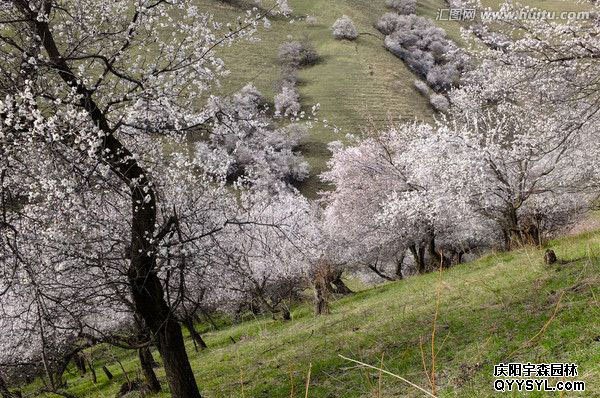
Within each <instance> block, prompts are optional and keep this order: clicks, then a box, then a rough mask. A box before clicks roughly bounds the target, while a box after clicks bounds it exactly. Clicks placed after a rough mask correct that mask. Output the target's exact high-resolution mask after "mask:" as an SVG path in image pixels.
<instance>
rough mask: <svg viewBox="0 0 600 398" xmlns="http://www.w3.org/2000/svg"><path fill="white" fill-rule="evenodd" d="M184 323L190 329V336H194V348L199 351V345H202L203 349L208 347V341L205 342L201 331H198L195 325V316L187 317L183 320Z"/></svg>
mask: <svg viewBox="0 0 600 398" xmlns="http://www.w3.org/2000/svg"><path fill="white" fill-rule="evenodd" d="M183 324H184V326H185V328H186V329H187V330H188V332H190V337H191V338H192V341H193V342H194V348H195V349H196V351H198V347H200V349H201V350H203V349H205V348H208V346H207V345H206V342H204V339H203V338H202V335H200V333H198V331H197V330H196V327H195V326H194V319H193V318H191V317H186V318H185V319H184V320H183Z"/></svg>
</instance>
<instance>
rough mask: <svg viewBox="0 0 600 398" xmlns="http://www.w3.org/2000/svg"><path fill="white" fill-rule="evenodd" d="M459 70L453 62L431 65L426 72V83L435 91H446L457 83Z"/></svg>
mask: <svg viewBox="0 0 600 398" xmlns="http://www.w3.org/2000/svg"><path fill="white" fill-rule="evenodd" d="M459 79H460V72H459V70H458V68H457V67H456V65H455V64H443V65H435V66H433V67H432V68H431V69H430V70H429V72H427V83H429V85H430V86H431V87H432V88H433V89H434V90H435V91H448V90H450V89H451V88H452V87H454V86H456V85H457V84H458V80H459Z"/></svg>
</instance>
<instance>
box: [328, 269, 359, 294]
mask: <svg viewBox="0 0 600 398" xmlns="http://www.w3.org/2000/svg"><path fill="white" fill-rule="evenodd" d="M331 284H333V287H334V292H335V293H337V294H344V295H346V294H352V293H354V292H353V291H352V290H350V288H349V287H348V286H346V284H345V283H344V281H343V280H342V271H335V272H334V274H333V275H332V278H331Z"/></svg>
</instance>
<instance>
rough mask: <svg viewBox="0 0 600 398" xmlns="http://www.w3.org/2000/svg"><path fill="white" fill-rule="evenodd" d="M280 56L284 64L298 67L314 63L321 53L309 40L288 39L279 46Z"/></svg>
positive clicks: (280, 60)
mask: <svg viewBox="0 0 600 398" xmlns="http://www.w3.org/2000/svg"><path fill="white" fill-rule="evenodd" d="M278 58H279V62H281V63H282V64H283V65H284V66H289V67H293V68H298V67H301V66H307V65H314V64H315V63H316V62H317V61H318V59H319V55H318V54H317V52H316V51H315V49H314V47H313V46H312V45H311V44H310V43H308V42H300V41H288V42H285V43H283V44H282V45H281V46H280V47H279V55H278Z"/></svg>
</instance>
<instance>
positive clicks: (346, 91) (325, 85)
mask: <svg viewBox="0 0 600 398" xmlns="http://www.w3.org/2000/svg"><path fill="white" fill-rule="evenodd" d="M500 2H501V1H500V0H486V1H485V2H484V4H485V5H487V6H496V5H497V4H498V3H500ZM198 3H199V8H200V9H201V10H206V11H208V12H211V13H213V14H215V16H216V19H217V20H220V21H235V19H236V18H237V16H239V15H240V13H241V12H242V10H243V9H246V8H248V7H251V6H252V4H253V2H251V1H250V0H231V1H216V0H198ZM264 3H265V5H268V4H269V1H268V0H267V1H265V2H264ZM289 3H290V5H291V6H292V8H293V9H294V15H293V17H292V18H291V20H290V19H283V18H274V19H273V20H272V25H271V28H270V29H269V30H264V29H261V30H260V31H259V33H258V34H257V37H258V38H260V42H258V43H255V44H253V45H250V46H248V45H247V43H238V44H237V45H234V46H233V47H230V48H224V49H220V50H219V51H220V55H222V57H223V58H224V60H225V62H226V65H227V67H228V69H229V70H230V71H231V74H230V76H228V77H227V78H226V79H224V80H223V86H222V88H221V93H222V94H231V93H233V92H235V91H236V90H238V89H240V88H241V87H243V86H244V85H245V84H246V83H248V82H253V83H254V84H255V85H256V86H257V87H258V88H259V89H260V90H261V91H262V92H263V93H264V94H265V95H266V96H267V97H268V98H270V99H272V98H273V96H274V95H275V85H276V82H277V80H278V79H279V76H280V66H279V64H278V62H277V51H278V48H279V46H280V45H281V44H282V43H283V42H285V41H288V40H291V39H294V40H309V41H310V42H312V43H313V45H314V46H315V48H316V50H317V51H318V53H319V54H320V56H321V61H320V62H319V63H318V64H317V65H315V66H313V67H310V68H306V69H304V70H302V71H301V73H300V78H301V82H300V93H301V96H302V104H303V106H304V109H305V110H307V111H309V110H310V109H311V107H312V106H313V105H315V104H317V103H318V104H320V105H321V111H320V113H319V118H320V119H321V120H323V119H325V120H327V121H328V123H327V125H325V124H323V123H317V124H315V126H314V128H313V129H312V132H311V135H310V138H309V139H308V140H307V142H305V144H304V146H303V148H302V149H303V151H304V154H305V156H306V158H307V160H308V161H309V163H310V165H311V167H312V177H311V178H310V179H309V180H308V181H307V182H306V183H305V184H304V185H303V186H302V187H301V188H302V191H303V192H304V193H305V194H306V195H308V196H310V197H313V196H315V194H316V192H317V191H318V190H320V189H322V188H323V186H322V185H321V184H320V183H319V180H318V178H316V176H317V175H318V174H320V173H321V172H322V171H323V170H324V169H325V166H326V161H327V159H328V158H329V152H328V150H327V147H326V146H327V143H329V142H331V141H333V140H338V139H343V136H344V134H345V133H360V132H361V131H362V130H363V129H367V128H375V129H377V128H382V127H384V126H385V125H386V124H387V123H388V121H389V120H398V119H406V120H414V119H419V120H431V117H432V109H431V107H430V105H429V103H428V101H427V99H425V98H423V97H422V96H421V95H420V94H418V93H417V92H416V90H415V89H414V87H413V82H414V80H415V78H416V77H415V75H414V74H413V73H412V72H411V71H410V70H408V68H406V66H405V65H404V64H403V62H402V61H401V60H399V59H398V58H396V57H394V56H393V55H391V54H390V53H389V52H387V51H386V50H385V49H384V47H383V38H382V35H381V34H380V33H379V32H378V31H377V30H376V29H375V28H374V27H373V24H374V23H375V22H376V21H377V20H378V19H379V17H381V15H383V14H384V13H385V12H387V11H388V10H387V9H386V7H385V0H371V1H365V0H289ZM523 3H525V4H529V5H533V6H538V7H542V8H544V9H548V10H577V9H581V8H583V7H585V5H582V4H572V3H570V2H565V1H562V0H526V1H523ZM447 7H448V6H447V4H446V2H445V0H419V1H418V8H417V13H418V14H419V15H423V16H426V17H429V18H431V19H434V20H435V18H436V15H437V13H438V10H439V9H440V8H447ZM344 14H345V15H348V16H350V17H351V18H352V19H353V21H354V23H355V25H356V26H357V28H358V30H359V32H361V33H363V34H361V36H360V37H359V38H358V40H356V41H355V42H348V41H338V40H334V39H333V37H332V35H331V30H330V27H331V25H332V24H333V22H334V21H335V20H336V19H337V18H339V17H340V16H342V15H344ZM309 15H310V16H313V17H316V19H317V24H315V25H309V24H307V23H306V21H305V20H304V19H305V17H306V16H309ZM437 24H438V25H439V26H441V27H443V28H444V29H445V30H446V31H447V33H448V35H449V36H450V37H451V38H452V39H453V40H455V41H456V42H458V43H461V42H462V38H461V35H460V27H461V24H460V23H458V22H456V21H437ZM332 126H335V127H337V128H338V129H339V130H340V132H338V133H336V132H334V128H333V127H332Z"/></svg>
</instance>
